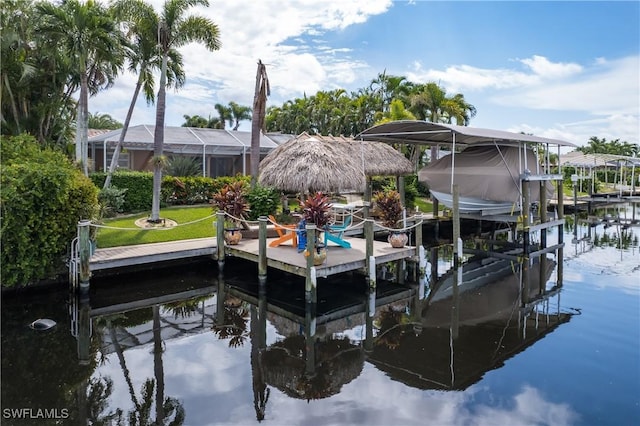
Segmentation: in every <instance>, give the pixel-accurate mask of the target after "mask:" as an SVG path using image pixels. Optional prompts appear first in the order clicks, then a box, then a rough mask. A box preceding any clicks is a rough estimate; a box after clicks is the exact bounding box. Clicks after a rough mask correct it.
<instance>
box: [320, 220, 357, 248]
mask: <svg viewBox="0 0 640 426" xmlns="http://www.w3.org/2000/svg"><path fill="white" fill-rule="evenodd" d="M349 225H351V216H346V217H345V218H344V222H342V224H341V225H329V226H327V229H326V230H325V231H324V246H325V247H329V245H328V242H329V241H331V242H333V243H336V244H338V245H339V246H340V247H344V248H351V243H350V242H349V241H346V240H343V239H342V234H344V231H345V229H347V228H348V227H349Z"/></svg>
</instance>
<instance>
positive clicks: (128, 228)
mask: <svg viewBox="0 0 640 426" xmlns="http://www.w3.org/2000/svg"><path fill="white" fill-rule="evenodd" d="M211 215H213V216H211ZM148 216H149V215H148V213H140V214H138V215H135V216H127V217H126V218H115V219H105V220H104V223H103V224H102V225H103V226H107V227H114V228H124V229H109V228H98V233H97V237H96V239H97V246H98V247H99V248H107V247H117V246H128V245H132V244H146V243H159V242H164V241H176V240H188V239H190V238H205V237H214V236H215V234H216V233H215V226H214V223H215V221H216V218H215V214H214V212H213V209H212V208H211V206H202V207H170V208H166V209H162V210H160V217H161V218H163V219H171V220H174V221H176V222H177V223H178V226H176V227H173V228H170V229H142V228H139V227H137V226H136V224H135V222H136V220H137V219H140V218H146V217H148Z"/></svg>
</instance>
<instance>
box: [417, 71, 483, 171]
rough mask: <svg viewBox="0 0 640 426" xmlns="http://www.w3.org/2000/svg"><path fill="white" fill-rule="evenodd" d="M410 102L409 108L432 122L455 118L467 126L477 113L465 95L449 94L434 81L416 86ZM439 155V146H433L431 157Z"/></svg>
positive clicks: (434, 157)
mask: <svg viewBox="0 0 640 426" xmlns="http://www.w3.org/2000/svg"><path fill="white" fill-rule="evenodd" d="M409 102H410V107H409V109H410V110H411V112H413V113H414V115H415V116H416V117H417V118H418V119H419V120H428V121H431V122H432V123H451V122H452V120H453V119H455V121H456V124H458V125H463V126H466V125H468V124H469V121H470V120H471V118H473V117H474V116H475V115H476V108H475V107H474V106H473V105H471V104H470V103H468V102H466V101H465V99H464V95H462V94H460V93H457V94H455V95H454V96H447V92H446V90H445V89H443V88H442V87H440V86H439V85H438V84H437V83H434V82H429V83H427V84H422V85H418V86H415V87H414V88H413V91H412V92H411V94H409ZM437 155H438V147H437V146H432V147H431V159H432V160H435V159H436V157H437Z"/></svg>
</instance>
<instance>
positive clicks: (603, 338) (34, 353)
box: [1, 210, 640, 426]
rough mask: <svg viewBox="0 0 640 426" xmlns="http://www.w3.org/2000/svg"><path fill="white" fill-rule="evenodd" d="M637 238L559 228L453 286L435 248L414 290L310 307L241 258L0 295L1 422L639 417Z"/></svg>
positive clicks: (473, 269)
mask: <svg viewBox="0 0 640 426" xmlns="http://www.w3.org/2000/svg"><path fill="white" fill-rule="evenodd" d="M629 211H630V210H629ZM627 212H628V211H627ZM627 212H625V213H624V214H627ZM638 232H640V228H638V227H635V228H629V229H622V228H621V227H619V226H607V225H606V224H599V225H597V226H595V227H591V228H589V227H586V226H579V227H578V228H576V229H575V233H574V230H573V228H571V229H568V230H567V234H566V235H565V237H564V241H565V243H566V247H565V249H564V258H563V259H559V258H558V257H556V256H555V255H548V256H547V258H546V260H545V261H544V262H542V263H541V264H539V263H535V264H533V265H531V266H530V267H528V268H526V267H523V266H522V265H519V264H517V263H511V262H507V261H487V260H485V261H483V262H470V263H469V265H468V266H466V267H465V268H464V270H463V272H462V281H460V282H459V283H458V286H457V287H455V288H454V287H453V282H454V276H453V275H451V274H450V273H446V271H447V269H448V268H449V266H450V264H449V261H448V260H447V259H446V257H444V258H441V259H440V260H439V261H438V271H439V274H440V275H441V277H440V278H439V279H438V280H429V281H428V282H427V283H426V286H424V287H422V289H421V287H420V286H419V285H403V286H401V285H398V284H390V283H387V282H385V281H380V282H379V286H378V288H377V291H376V293H375V294H371V293H367V290H366V285H365V282H364V280H363V279H362V278H361V277H360V276H358V275H353V276H351V275H346V276H343V277H340V278H339V279H336V278H332V279H331V280H326V279H320V280H319V293H318V304H317V306H316V307H315V309H312V308H310V307H307V306H305V303H304V300H305V296H304V280H303V279H301V278H299V277H292V276H289V275H286V274H283V273H277V272H276V271H272V270H270V271H269V279H268V283H267V286H266V288H265V290H264V291H263V292H260V291H259V287H258V285H257V282H256V276H255V271H256V268H257V267H256V266H255V265H254V264H250V263H246V262H244V261H241V260H239V259H232V260H230V261H228V262H227V266H226V267H225V274H224V277H218V275H217V266H216V265H215V263H213V262H203V263H196V264H192V265H186V266H179V267H173V268H169V269H165V270H156V271H152V272H145V273H136V274H127V275H122V276H119V277H116V278H109V279H106V278H103V279H99V278H95V279H93V280H92V291H91V294H90V298H89V300H88V301H79V300H73V299H70V298H69V297H68V294H67V292H66V291H47V292H40V293H38V294H22V295H17V296H4V297H3V300H2V382H1V383H2V424H3V425H5V424H85V423H84V420H83V419H89V420H90V421H91V422H92V423H91V424H152V423H153V422H154V421H155V420H156V419H164V423H163V424H171V423H172V422H174V423H173V424H180V423H182V424H185V425H196V426H200V425H221V424H240V425H250V424H257V423H258V420H261V421H262V422H264V423H266V424H274V425H297V424H300V425H302V424H304V425H315V424H317V425H352V424H362V425H365V424H366V425H410V424H419V425H424V424H437V425H443V424H496V425H506V424H509V425H513V424H536V425H538V424H549V425H562V424H571V425H573V424H575V425H601V424H611V425H626V424H629V425H631V424H640V252H639V248H638ZM549 240H550V243H553V241H554V240H557V235H550V236H549ZM557 262H562V266H563V267H562V268H560V269H559V268H558V266H557V264H556V263H557ZM392 272H393V271H387V273H388V274H391V273H392ZM457 276H459V275H457ZM523 279H524V280H525V281H526V282H528V283H529V285H528V287H527V290H528V291H526V292H525V294H528V299H535V300H537V302H532V303H529V304H527V306H526V308H522V307H521V302H522V298H523V295H522V294H521V292H520V290H519V289H520V283H521V281H522V280H523ZM557 284H562V287H561V289H559V290H557V289H556V288H557ZM425 287H426V288H425ZM525 297H526V296H525ZM374 305H375V308H374ZM38 318H50V319H53V320H55V321H56V322H57V325H56V326H55V327H53V328H51V329H49V330H45V331H36V330H33V329H31V328H30V327H29V324H30V323H31V322H32V321H34V320H36V319H38ZM159 401H161V402H162V403H160V404H159V403H158V402H159ZM159 407H161V409H159ZM39 410H40V411H39ZM18 417H28V418H29V419H28V420H18ZM47 417H49V419H47ZM51 417H53V418H51Z"/></svg>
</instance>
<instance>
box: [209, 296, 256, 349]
mask: <svg viewBox="0 0 640 426" xmlns="http://www.w3.org/2000/svg"><path fill="white" fill-rule="evenodd" d="M248 316H249V312H248V311H247V308H246V307H245V306H243V305H240V306H237V307H229V306H227V305H226V302H225V307H224V321H223V324H219V325H218V324H216V325H214V326H213V332H214V333H216V334H217V335H218V338H219V339H221V340H224V339H229V347H230V348H237V347H239V346H242V345H243V344H244V341H245V339H246V338H247V317H248Z"/></svg>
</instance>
